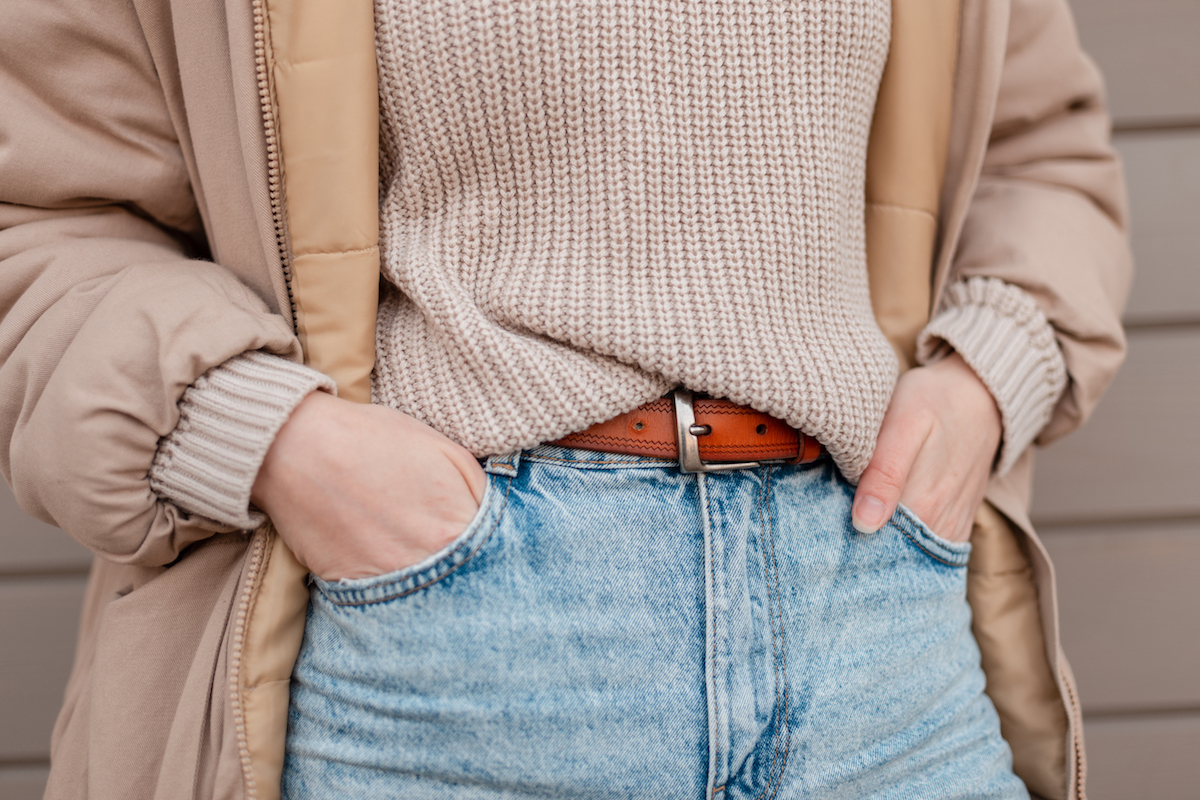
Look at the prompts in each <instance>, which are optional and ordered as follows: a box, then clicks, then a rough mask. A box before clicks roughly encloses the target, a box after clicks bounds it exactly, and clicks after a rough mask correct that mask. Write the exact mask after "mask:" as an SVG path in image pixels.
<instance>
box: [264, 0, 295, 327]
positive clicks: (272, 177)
mask: <svg viewBox="0 0 1200 800" xmlns="http://www.w3.org/2000/svg"><path fill="white" fill-rule="evenodd" d="M253 7H254V65H255V70H256V71H257V73H258V97H259V102H260V103H261V105H262V117H263V132H264V134H265V138H266V142H267V189H268V192H269V193H270V197H271V221H272V223H273V224H274V226H275V246H276V247H277V248H278V249H279V265H280V267H282V268H283V282H284V286H285V287H286V288H287V296H288V313H290V314H291V316H292V331H293V332H298V330H297V328H296V299H295V297H293V296H292V265H291V257H290V251H289V247H288V242H287V226H286V224H285V221H284V216H283V169H282V168H281V167H280V164H279V135H278V131H277V129H276V125H275V99H274V97H273V96H272V93H271V75H270V64H269V62H268V59H267V14H266V9H265V0H254V5H253Z"/></svg>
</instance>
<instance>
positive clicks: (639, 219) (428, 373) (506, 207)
mask: <svg viewBox="0 0 1200 800" xmlns="http://www.w3.org/2000/svg"><path fill="white" fill-rule="evenodd" d="M889 14H890V2H889V0H804V1H803V2H798V3H794V4H780V3H775V2H770V1H769V0H739V2H736V3H728V2H723V0H700V2H695V3H678V2H674V0H608V1H607V2H604V3H571V2H568V3H548V2H534V3H521V4H517V3H513V2H503V1H502V0H495V1H494V2H487V3H463V2H458V1H456V0H435V1H434V2H428V1H426V2H415V0H377V2H376V43H377V48H378V65H379V77H380V110H381V129H380V134H381V142H380V155H381V159H380V192H381V194H380V199H381V202H380V222H381V251H382V270H383V274H384V277H385V278H386V279H387V281H386V283H385V289H384V291H383V294H382V296H381V302H380V311H379V318H378V329H377V353H378V361H377V365H376V372H375V376H374V377H375V380H374V400H375V401H376V402H380V403H385V404H387V405H389V406H391V407H393V408H396V409H398V410H400V411H403V412H405V413H408V414H412V415H414V416H416V417H418V418H420V419H422V420H424V421H425V422H427V423H429V424H430V425H432V426H433V427H435V428H437V429H439V430H441V431H442V432H444V433H446V434H447V435H448V436H450V437H451V438H453V439H455V440H457V441H459V442H460V443H462V444H463V445H465V446H466V447H467V448H468V449H470V450H471V451H472V452H474V453H475V454H477V455H481V456H482V455H487V454H491V453H499V452H505V451H508V450H512V449H516V448H521V447H527V446H531V445H535V444H537V443H539V442H543V441H547V440H551V439H555V438H558V437H560V436H563V435H565V434H567V433H570V432H573V431H577V430H581V429H583V428H585V427H587V426H588V425H591V424H592V423H595V422H599V421H602V420H604V419H608V418H610V417H612V416H614V415H616V414H618V413H620V412H622V411H626V410H628V409H630V408H632V407H634V406H637V405H639V404H640V403H643V402H646V401H648V400H650V399H653V398H655V397H658V396H660V395H661V394H663V392H664V391H666V390H668V389H669V388H671V387H672V386H676V385H680V384H682V385H686V386H688V387H689V388H691V389H694V390H697V391H700V392H705V393H708V394H710V395H713V396H718V397H727V398H730V399H731V400H734V401H735V402H738V403H743V404H746V405H751V406H754V407H756V408H758V409H760V410H763V411H766V412H768V413H770V414H772V415H774V416H776V417H779V418H781V419H784V420H786V421H787V422H788V423H790V424H791V425H792V426H794V427H796V428H799V429H801V430H803V431H805V432H806V433H808V434H810V435H812V436H815V437H816V438H817V439H818V440H820V441H821V442H822V443H823V444H824V445H825V446H826V448H827V449H828V450H829V452H830V454H831V456H832V457H833V459H834V461H835V463H836V464H837V465H838V467H839V468H840V469H841V470H842V472H843V473H844V474H845V475H846V476H847V477H848V478H850V479H851V480H856V479H857V478H858V476H859V475H861V473H862V471H863V469H864V468H865V466H866V464H867V462H868V460H869V458H870V456H871V453H872V450H873V448H874V443H875V438H876V434H877V432H878V429H879V425H880V422H881V420H882V417H883V413H884V410H885V408H886V406H887V402H888V399H889V397H890V393H891V389H892V387H893V385H894V383H895V379H896V372H897V365H896V361H895V357H894V355H893V352H892V350H891V348H890V346H889V344H888V342H887V340H886V339H885V338H884V336H883V334H882V333H881V332H880V330H879V328H878V326H877V325H876V323H875V320H874V317H873V315H872V311H871V306H870V300H869V295H868V290H867V275H866V264H865V244H864V226H863V208H864V190H863V187H864V183H865V169H866V145H867V137H868V133H869V129H870V122H871V113H872V110H873V108H874V101H875V94H876V91H877V89H878V85H879V79H880V75H881V72H882V68H883V64H884V61H885V58H886V55H887V48H888V32H889V25H890V19H889ZM947 297H948V299H949V302H950V303H951V304H952V306H951V307H950V308H948V309H947V310H946V311H945V312H944V313H942V314H939V315H938V316H937V317H935V319H934V320H933V321H932V322H931V325H930V328H929V329H928V330H927V331H926V334H925V336H923V338H922V343H921V350H922V355H923V356H924V357H925V358H926V359H928V358H931V357H935V356H936V354H938V353H941V352H945V351H946V350H947V348H946V347H940V348H939V346H938V345H939V343H942V342H945V343H948V345H949V346H950V347H954V348H956V349H958V350H959V351H960V352H962V353H963V355H964V358H965V359H966V360H967V362H968V363H969V364H971V366H972V367H973V368H974V369H975V370H976V372H977V373H978V374H979V375H980V377H981V378H983V380H984V382H985V383H987V385H988V386H989V388H990V389H991V390H992V391H993V394H994V395H995V396H996V398H997V402H998V403H999V405H1000V408H1001V411H1002V416H1003V418H1004V423H1005V452H1004V454H1002V459H1001V468H1004V467H1006V466H1007V464H1008V463H1011V461H1012V460H1014V459H1015V457H1016V455H1018V454H1019V453H1020V452H1021V450H1023V449H1024V448H1025V446H1026V445H1027V444H1028V443H1029V441H1031V440H1032V438H1033V436H1034V435H1036V433H1037V431H1038V429H1040V428H1041V426H1042V425H1043V424H1044V422H1045V420H1046V419H1047V418H1048V416H1049V413H1050V410H1051V408H1052V406H1053V404H1054V402H1055V401H1056V400H1057V397H1058V395H1059V394H1060V393H1061V391H1062V388H1063V386H1064V384H1065V371H1064V368H1063V364H1062V359H1061V355H1060V354H1059V353H1058V349H1057V345H1056V344H1055V342H1054V338H1053V333H1052V331H1051V329H1050V328H1049V326H1048V324H1047V323H1046V321H1045V318H1044V317H1043V316H1042V315H1041V313H1040V312H1039V311H1038V310H1037V307H1036V305H1035V304H1034V303H1033V301H1032V300H1031V299H1030V298H1029V297H1027V296H1025V295H1024V294H1023V293H1022V292H1020V290H1018V289H1015V288H1013V287H1010V286H1006V285H1004V284H1002V283H1000V282H998V281H984V280H982V279H977V280H976V281H975V282H974V283H972V284H970V285H966V284H964V285H963V286H962V287H953V290H952V291H950V292H948V293H947ZM981 333H982V335H981ZM242 358H248V356H247V357H242ZM271 361H272V359H270V358H269V357H265V356H261V355H259V356H257V357H256V359H255V360H254V362H253V367H254V369H255V370H262V369H268V370H269V369H270V364H271ZM234 362H238V359H234V360H233V362H230V363H228V364H226V365H224V366H222V367H218V368H216V369H215V370H214V371H213V372H218V373H219V372H222V371H224V372H226V373H228V375H226V379H225V380H215V379H213V378H212V377H211V376H210V378H209V379H206V380H204V381H202V382H198V383H197V385H195V386H193V387H191V388H190V389H189V390H188V392H187V393H185V396H184V399H183V401H182V404H181V409H182V411H183V412H184V414H183V416H184V419H186V420H187V421H188V422H187V425H185V426H180V427H179V428H177V429H176V431H175V432H174V433H173V434H171V436H168V437H165V438H164V440H163V443H162V444H161V445H160V448H159V457H158V458H157V459H156V462H155V466H154V469H153V470H152V473H151V478H152V483H153V485H154V487H155V489H156V491H158V492H159V493H160V494H162V495H163V496H164V497H167V498H168V499H171V500H173V501H175V502H177V503H179V504H181V505H183V506H184V507H186V508H188V509H189V510H192V511H195V512H197V513H201V514H204V515H206V516H211V517H213V518H214V519H217V520H220V521H224V522H227V523H229V524H237V525H249V524H252V523H253V522H254V521H255V519H254V518H253V517H251V516H250V515H249V509H248V506H247V501H248V497H249V486H250V484H251V483H252V482H253V478H254V473H255V472H256V471H257V463H255V464H250V465H249V466H247V464H246V463H245V461H246V460H245V459H238V460H237V464H236V465H233V466H223V465H222V464H221V461H222V458H221V456H220V455H219V453H220V447H215V448H214V446H213V442H214V441H219V440H221V439H222V438H223V437H225V434H224V433H222V427H221V426H222V424H223V423H222V422H221V421H219V420H216V421H214V418H213V415H212V414H211V413H208V414H205V415H203V418H204V419H205V420H207V422H206V423H205V424H198V419H199V417H198V416H197V415H196V414H195V413H193V412H192V411H191V409H192V408H194V407H196V406H198V405H203V406H204V407H205V408H211V407H212V406H213V401H212V400H211V398H210V399H207V400H206V395H213V394H214V393H224V394H223V395H222V397H223V398H224V399H223V400H222V401H221V403H219V404H218V405H220V406H221V407H223V408H226V409H227V410H228V412H229V414H230V415H231V416H230V420H229V423H230V424H233V423H234V422H235V421H240V422H239V424H240V425H241V427H242V429H243V430H239V433H238V437H237V439H238V441H239V442H242V443H245V442H246V441H247V434H246V432H245V430H244V428H245V427H246V424H245V421H244V420H245V417H246V416H247V415H246V414H244V413H242V412H239V411H238V410H237V409H238V407H239V406H238V404H239V403H241V404H244V405H246V408H247V409H248V408H251V407H257V406H254V403H255V402H261V401H252V400H249V399H247V395H248V394H252V393H253V392H252V391H251V389H252V388H253V386H252V384H247V385H246V388H245V390H244V391H243V390H239V389H236V388H231V383H230V380H229V379H228V378H229V376H230V375H238V376H241V378H244V377H245V374H246V367H245V365H244V364H242V365H239V364H238V363H234ZM279 376H286V379H284V377H276V378H273V379H272V388H271V391H272V392H274V393H276V396H277V399H276V400H274V401H272V403H271V408H272V409H273V410H274V411H275V413H276V416H277V417H278V419H273V420H272V421H271V423H270V424H269V425H267V424H264V425H263V426H262V429H261V435H260V436H259V437H258V438H259V440H261V443H263V444H262V446H256V447H255V449H254V452H255V453H257V452H259V450H261V451H262V452H264V453H265V449H266V446H269V443H270V440H271V438H272V437H273V435H274V432H275V430H277V429H278V427H279V425H280V424H282V419H283V418H286V414H287V413H290V409H291V407H293V406H294V405H295V403H297V402H299V400H300V399H301V398H302V397H303V395H304V394H305V393H307V392H308V391H311V390H312V389H313V388H314V386H315V385H316V383H315V382H314V379H313V377H312V376H306V377H307V381H304V380H301V379H300V373H297V372H296V370H295V368H294V366H289V367H288V368H286V369H285V368H282V367H281V369H280V371H279ZM239 379H240V378H239ZM281 381H282V382H283V383H288V381H294V386H292V388H291V390H290V394H288V398H289V399H288V400H286V401H284V399H283V395H282V394H280V390H279V384H280V383H281ZM289 385H291V384H289ZM280 415H282V416H280ZM251 416H255V418H258V417H261V416H262V414H258V415H251ZM268 416H269V415H268ZM199 450H203V451H204V452H206V453H209V454H210V455H209V456H208V460H207V461H206V462H205V464H204V466H203V472H202V473H198V472H197V469H198V467H197V466H196V464H197V458H196V457H195V456H194V453H195V452H198V451H199ZM185 455H186V458H185V457H184V456H185ZM251 461H253V459H251ZM259 462H261V458H260V459H259ZM189 465H190V466H189ZM251 470H253V471H251ZM222 472H223V473H224V475H223V477H216V476H217V474H218V473H222ZM197 476H200V477H201V478H202V479H203V483H204V485H210V486H211V485H213V484H214V483H217V484H221V485H222V486H226V487H227V488H226V489H223V490H221V491H219V492H215V493H212V494H213V496H214V497H219V498H220V499H219V501H217V502H206V501H197V499H196V498H197V496H198V495H200V494H203V492H200V491H197V488H196V481H197ZM228 487H237V489H238V490H237V491H232V492H231V491H229V490H228Z"/></svg>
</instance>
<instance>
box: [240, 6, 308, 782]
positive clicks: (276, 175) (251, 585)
mask: <svg viewBox="0 0 1200 800" xmlns="http://www.w3.org/2000/svg"><path fill="white" fill-rule="evenodd" d="M253 10H254V65H255V72H256V73H257V80H258V97H259V102H260V103H261V107H262V118H263V133H264V138H265V140H266V143H267V189H268V193H269V195H270V198H271V221H272V223H273V225H274V228H275V246H276V247H277V248H278V250H279V264H280V267H281V268H282V269H283V281H284V286H285V287H286V289H287V297H288V313H289V314H290V315H291V319H292V331H293V332H296V331H297V329H296V299H295V297H294V296H293V294H292V268H291V263H290V258H289V251H288V244H287V228H286V225H285V223H284V216H283V170H282V169H281V167H280V163H279V133H278V130H277V128H276V123H275V101H274V98H273V97H272V93H271V75H270V65H269V63H268V59H267V15H266V8H265V0H253ZM270 539H271V536H270V534H269V533H267V532H266V531H263V530H261V529H260V530H259V531H257V532H256V533H255V534H254V535H253V537H252V539H251V542H250V552H249V555H248V560H247V564H246V577H245V579H244V580H243V581H242V585H241V587H240V589H239V596H238V603H237V619H236V622H235V625H234V631H233V645H232V647H231V651H230V658H229V662H230V663H229V691H230V701H231V703H232V707H233V722H234V727H235V729H236V731H237V746H238V758H239V760H240V761H241V767H242V786H243V788H244V790H245V796H246V800H255V798H257V797H258V786H257V784H256V782H255V778H254V767H253V764H252V763H251V759H250V745H249V741H248V740H247V736H246V716H245V709H244V708H243V707H242V697H241V687H240V684H241V668H242V651H243V648H244V645H245V641H246V625H247V623H248V621H249V615H250V604H251V602H252V601H253V599H254V592H255V589H256V588H257V587H258V581H259V577H260V575H261V573H262V568H263V563H264V561H265V559H266V553H267V546H268V544H269V542H270Z"/></svg>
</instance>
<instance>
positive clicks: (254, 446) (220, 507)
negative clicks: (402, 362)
mask: <svg viewBox="0 0 1200 800" xmlns="http://www.w3.org/2000/svg"><path fill="white" fill-rule="evenodd" d="M317 389H324V390H325V391H328V392H330V393H336V387H335V385H334V382H333V381H332V380H331V379H330V378H328V377H327V376H325V375H322V374H321V373H320V372H317V371H316V370H313V369H309V368H308V367H306V366H303V365H301V364H296V363H294V362H292V361H288V360H287V359H284V358H280V357H279V356H272V355H267V354H266V353H261V352H248V353H243V354H242V355H240V356H235V357H233V358H231V359H229V360H228V361H226V362H225V363H224V364H221V365H219V366H216V367H213V368H212V369H210V370H209V371H208V372H206V373H204V374H203V375H201V376H200V377H199V378H197V379H196V381H195V382H194V383H192V385H191V386H189V387H188V388H187V390H186V391H184V393H183V397H182V399H181V400H180V401H179V422H178V423H177V424H176V426H175V430H173V431H171V433H170V434H168V435H167V436H164V437H163V438H162V439H160V440H159V443H158V451H157V452H156V453H155V455H154V463H153V465H152V466H151V467H150V487H151V489H153V490H154V492H155V494H157V495H159V496H160V497H162V498H164V499H166V500H169V501H170V502H172V503H174V504H175V505H177V506H179V507H180V508H182V509H184V510H186V511H190V512H192V513H194V514H200V515H201V516H205V517H208V518H209V519H213V520H216V521H217V522H220V523H222V524H225V525H234V526H237V527H238V528H241V529H243V530H249V529H253V528H256V527H258V526H259V525H261V524H262V523H263V521H264V520H265V519H266V517H265V516H264V515H263V514H262V513H261V512H258V511H252V510H251V508H250V490H251V488H252V487H253V486H254V479H255V477H256V476H257V475H258V469H259V467H260V466H262V462H263V459H264V458H265V457H266V455H267V450H268V449H269V448H270V447H271V442H273V441H274V440H275V434H276V433H278V432H279V429H280V428H281V427H283V423H284V422H286V421H287V418H288V416H289V415H290V414H291V413H292V411H293V410H294V409H295V408H296V406H297V405H299V404H300V401H301V400H303V399H304V398H305V397H306V396H308V394H309V393H310V392H313V391H315V390H317Z"/></svg>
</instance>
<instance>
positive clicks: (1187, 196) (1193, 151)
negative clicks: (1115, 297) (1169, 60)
mask: <svg viewBox="0 0 1200 800" xmlns="http://www.w3.org/2000/svg"><path fill="white" fill-rule="evenodd" d="M1196 5H1197V7H1198V8H1200V2H1198V3H1197V4H1196ZM1196 47H1197V50H1200V41H1198V42H1197V45H1196ZM1116 142H1117V148H1118V149H1119V150H1120V151H1121V156H1122V157H1123V158H1124V161H1125V172H1126V175H1127V176H1128V180H1129V201H1130V205H1131V208H1132V212H1133V252H1134V255H1135V257H1136V260H1137V272H1136V273H1135V275H1134V281H1133V291H1132V293H1131V294H1130V297H1129V307H1128V309H1127V310H1126V314H1125V319H1126V320H1127V321H1128V322H1130V323H1147V322H1151V323H1152V322H1156V321H1177V320H1195V321H1200V129H1198V130H1190V131H1187V130H1185V131H1167V132H1160V133H1139V134H1123V135H1119V136H1117V137H1116Z"/></svg>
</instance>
